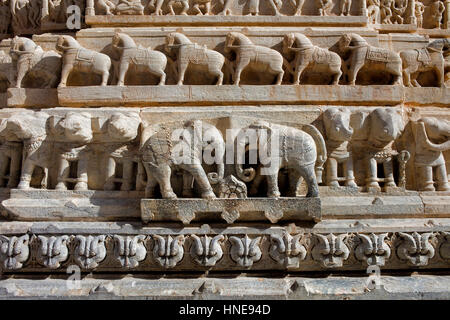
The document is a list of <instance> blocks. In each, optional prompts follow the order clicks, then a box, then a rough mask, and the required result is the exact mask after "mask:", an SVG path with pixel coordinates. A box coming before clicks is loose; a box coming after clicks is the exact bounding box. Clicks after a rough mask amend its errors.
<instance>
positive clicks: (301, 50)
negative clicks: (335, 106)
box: [283, 33, 342, 85]
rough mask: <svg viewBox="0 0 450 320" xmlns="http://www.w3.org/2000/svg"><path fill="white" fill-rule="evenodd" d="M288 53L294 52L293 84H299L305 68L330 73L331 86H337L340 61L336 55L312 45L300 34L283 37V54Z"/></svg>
mask: <svg viewBox="0 0 450 320" xmlns="http://www.w3.org/2000/svg"><path fill="white" fill-rule="evenodd" d="M289 51H294V52H295V59H294V60H293V63H294V65H293V68H294V84H300V77H301V75H302V72H303V71H304V70H305V69H306V68H307V67H313V68H314V69H315V70H317V71H322V72H327V73H331V74H332V76H333V83H332V84H333V85H337V84H339V78H340V77H341V75H342V71H341V63H342V60H341V57H339V55H338V54H337V53H334V52H331V51H329V50H327V49H323V48H320V47H318V46H315V45H313V44H312V42H311V40H309V39H308V38H307V37H306V36H304V35H303V34H300V33H289V34H287V35H285V36H284V40H283V52H289Z"/></svg>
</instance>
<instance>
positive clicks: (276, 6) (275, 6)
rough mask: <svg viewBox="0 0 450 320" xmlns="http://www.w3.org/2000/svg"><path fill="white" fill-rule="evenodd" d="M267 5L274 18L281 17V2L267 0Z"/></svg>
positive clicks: (279, 0)
mask: <svg viewBox="0 0 450 320" xmlns="http://www.w3.org/2000/svg"><path fill="white" fill-rule="evenodd" d="M268 2H269V5H270V7H271V8H272V10H273V11H274V14H275V15H276V16H282V15H283V14H282V13H281V12H280V10H281V7H282V6H283V2H282V0H269V1H268Z"/></svg>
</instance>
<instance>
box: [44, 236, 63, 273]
mask: <svg viewBox="0 0 450 320" xmlns="http://www.w3.org/2000/svg"><path fill="white" fill-rule="evenodd" d="M37 239H38V240H39V249H38V251H37V261H38V262H39V263H41V264H42V265H44V266H45V267H47V268H50V269H57V268H59V267H60V266H61V263H62V262H64V261H66V260H67V258H68V256H69V249H68V247H67V244H68V242H69V239H70V237H69V236H67V235H63V236H56V237H55V236H50V237H46V236H38V237H37Z"/></svg>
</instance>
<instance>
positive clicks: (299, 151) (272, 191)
mask: <svg viewBox="0 0 450 320" xmlns="http://www.w3.org/2000/svg"><path fill="white" fill-rule="evenodd" d="M306 130H308V131H307V132H305V131H306ZM248 133H255V134H256V136H254V137H249V136H248ZM249 141H253V143H255V144H256V145H252V144H251V143H249ZM247 145H249V148H250V149H253V150H254V151H255V149H258V152H259V155H260V156H261V155H264V157H266V159H260V161H261V165H262V169H264V171H262V170H260V172H259V174H258V175H257V174H256V171H255V169H254V168H252V167H250V168H246V169H244V168H243V164H244V163H245V150H246V146H247ZM325 160H326V147H325V141H324V139H323V137H322V135H321V134H320V132H319V131H318V130H317V129H316V128H315V127H313V126H303V130H299V129H296V128H291V127H287V126H283V125H278V124H271V123H268V122H266V121H256V122H255V123H253V124H252V125H250V126H249V127H247V128H243V129H241V130H240V132H239V133H238V134H237V136H236V162H235V170H236V175H237V176H238V177H239V178H240V179H241V180H242V181H244V182H250V181H252V180H253V179H255V181H254V182H253V185H252V189H253V188H257V186H258V185H259V184H260V183H261V181H262V179H264V178H266V180H267V197H269V198H277V197H280V195H281V194H280V190H279V187H278V173H279V170H280V169H281V168H287V169H288V170H290V174H289V187H290V189H289V195H291V196H297V190H298V187H299V184H300V182H301V178H304V179H305V181H306V184H307V186H308V193H307V195H306V196H307V197H317V196H318V195H319V187H318V184H317V178H316V167H321V166H322V165H323V163H324V162H325ZM253 191H254V190H252V191H251V193H254V192H253Z"/></svg>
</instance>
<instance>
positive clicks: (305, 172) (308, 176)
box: [297, 163, 319, 198]
mask: <svg viewBox="0 0 450 320" xmlns="http://www.w3.org/2000/svg"><path fill="white" fill-rule="evenodd" d="M314 165H315V164H314V163H312V164H310V165H307V166H301V165H298V166H297V170H298V173H299V174H300V175H301V176H302V177H303V178H304V179H305V182H306V185H307V186H308V193H307V194H306V197H307V198H313V197H318V196H319V185H318V184H317V179H316V173H315V170H314Z"/></svg>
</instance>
